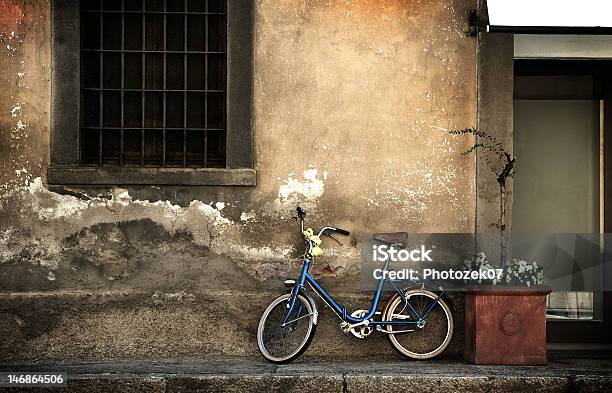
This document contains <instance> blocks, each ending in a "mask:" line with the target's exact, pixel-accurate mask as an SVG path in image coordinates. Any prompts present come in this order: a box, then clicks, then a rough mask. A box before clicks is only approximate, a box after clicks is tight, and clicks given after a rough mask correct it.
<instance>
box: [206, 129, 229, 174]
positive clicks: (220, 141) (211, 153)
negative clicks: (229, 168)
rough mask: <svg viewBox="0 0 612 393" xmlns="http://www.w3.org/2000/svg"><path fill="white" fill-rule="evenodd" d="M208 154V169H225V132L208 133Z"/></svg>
mask: <svg viewBox="0 0 612 393" xmlns="http://www.w3.org/2000/svg"><path fill="white" fill-rule="evenodd" d="M206 153H207V156H206V161H207V166H208V167H210V168H223V167H225V131H207V137H206Z"/></svg>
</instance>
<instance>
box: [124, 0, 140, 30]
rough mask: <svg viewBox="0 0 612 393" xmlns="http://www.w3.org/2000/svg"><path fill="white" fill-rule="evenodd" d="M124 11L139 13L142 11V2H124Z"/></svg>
mask: <svg viewBox="0 0 612 393" xmlns="http://www.w3.org/2000/svg"><path fill="white" fill-rule="evenodd" d="M125 10H126V11H141V10H142V0H125ZM126 22H127V19H126ZM126 26H127V25H126Z"/></svg>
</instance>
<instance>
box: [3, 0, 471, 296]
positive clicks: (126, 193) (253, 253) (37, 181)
mask: <svg viewBox="0 0 612 393" xmlns="http://www.w3.org/2000/svg"><path fill="white" fill-rule="evenodd" d="M470 6H471V4H470V2H464V1H459V0H454V1H451V0H448V1H443V2H434V1H425V0H423V1H418V0H412V1H399V0H379V1H366V0H361V1H314V0H310V1H298V0H293V1H283V2H277V1H272V0H260V1H257V2H256V7H255V9H256V12H255V37H256V38H255V39H256V42H255V52H256V53H255V56H254V59H255V80H254V85H255V89H254V90H255V96H254V105H255V111H254V127H255V147H256V169H257V171H258V186H257V187H255V188H240V187H226V188H222V187H191V188H180V187H164V188H159V187H138V188H130V189H129V190H123V189H116V188H110V189H104V188H99V187H98V188H87V189H69V190H68V189H65V188H59V189H52V190H47V189H46V186H45V172H46V168H47V165H48V157H49V154H48V149H49V124H50V122H49V106H50V105H49V102H50V89H51V86H50V82H49V75H50V64H49V62H50V50H51V42H50V26H49V23H50V21H49V19H50V17H49V12H50V5H49V3H48V2H45V1H25V0H2V1H0V7H1V10H2V12H1V14H2V19H1V22H0V27H1V31H0V41H1V43H2V47H1V48H0V62H1V65H2V67H3V70H4V72H3V73H2V79H3V81H2V84H3V85H4V86H5V87H6V88H5V89H3V91H2V93H0V94H1V96H2V101H1V104H0V113H1V114H2V115H1V116H0V138H1V139H2V143H1V144H0V146H1V152H2V155H1V157H0V166H1V169H2V171H1V172H0V190H1V191H2V193H1V202H0V203H2V205H1V207H2V216H1V219H2V243H1V244H0V250H1V254H0V255H1V256H2V264H3V265H5V266H6V265H7V264H10V265H12V266H14V267H15V266H17V265H19V264H30V265H32V266H35V268H34V270H36V269H41V272H40V273H41V274H42V275H43V276H45V277H47V280H48V281H57V280H58V274H57V272H54V270H57V269H58V268H59V266H60V265H61V263H60V262H61V260H62V259H65V258H64V257H63V255H65V254H67V253H70V252H71V251H74V249H75V247H77V246H76V245H78V247H81V249H82V252H83V253H86V251H85V250H86V249H87V248H88V247H87V244H88V243H87V242H88V241H89V242H92V241H93V240H91V236H92V235H91V233H92V228H93V227H94V226H96V225H101V224H112V225H115V226H117V225H119V223H122V222H142V221H143V220H148V221H144V222H149V221H150V222H152V223H154V224H155V225H158V226H161V227H162V228H164V230H165V231H167V232H168V233H169V234H170V235H171V236H174V234H176V233H177V232H178V231H182V232H185V233H187V234H189V239H190V240H189V242H190V243H193V244H195V245H197V246H199V247H204V248H205V249H206V250H207V251H208V252H211V253H214V254H215V255H222V256H225V257H228V258H229V259H232V260H235V261H238V263H239V264H242V266H243V267H242V268H241V269H242V270H244V271H246V272H248V273H249V274H251V275H253V276H255V277H259V278H260V279H261V280H265V279H266V278H270V277H271V276H272V275H274V274H277V273H279V270H287V269H279V268H275V267H274V265H278V264H279V263H281V262H282V261H286V260H288V259H290V258H295V257H297V256H299V253H298V252H297V247H298V246H299V241H298V239H297V234H296V231H295V223H294V222H292V221H291V220H289V219H288V218H289V217H290V216H291V215H292V214H293V209H294V207H295V206H296V205H297V204H301V205H302V206H304V207H305V208H306V209H307V211H308V212H309V217H308V218H309V223H310V224H311V225H313V226H319V225H323V224H325V223H333V224H335V225H338V226H342V227H346V228H348V229H351V230H353V232H355V233H357V234H359V233H367V232H373V231H393V230H412V231H423V232H425V231H449V232H462V231H472V230H473V222H474V193H475V191H474V184H473V183H474V181H473V179H474V165H473V162H472V161H471V160H470V159H469V158H465V157H462V156H460V155H459V154H458V152H460V151H461V150H462V149H463V148H465V147H466V146H467V145H468V144H469V143H470V141H467V140H460V139H454V138H451V137H449V136H447V135H446V134H445V133H444V130H446V129H452V128H462V127H467V126H473V125H474V122H475V115H476V109H475V108H476V96H475V94H476V88H475V85H476V80H475V63H476V61H475V56H476V50H475V41H474V40H473V39H471V38H469V37H466V36H465V30H466V23H465V21H466V17H465V16H466V15H467V12H468V10H469V8H470ZM116 230H118V229H116ZM75 236H76V237H79V236H83V237H84V238H83V239H80V240H78V241H76V243H75V242H71V241H69V239H72V238H74V237H75ZM88 239H89V240H88ZM354 239H356V237H354ZM124 240H125V239H122V238H120V237H119V238H118V240H117V243H119V244H123V241H124ZM142 240H143V241H144V240H146V236H145V237H143V239H142ZM150 240H151V242H153V243H155V242H154V240H155V238H154V237H153V236H152V237H151V239H150ZM109 242H111V238H108V239H106V243H105V244H98V243H95V242H94V243H95V244H98V246H100V249H99V253H98V255H97V256H96V257H95V258H94V259H95V260H97V261H98V262H96V263H98V264H101V265H104V263H105V262H104V261H105V260H107V261H108V262H107V263H118V264H120V265H121V264H128V265H129V263H128V261H127V260H125V258H124V259H121V258H120V257H119V256H118V255H117V254H116V253H111V252H108V250H107V249H106V248H107V247H110V246H109V244H110V243H109ZM92 244H93V243H92ZM170 244H172V242H170ZM87 252H88V253H92V252H97V251H92V250H90V251H87ZM160 252H161V250H160ZM337 253H338V252H336V254H337ZM356 253H358V250H356V248H355V247H354V241H353V246H348V247H345V248H344V250H341V251H340V254H341V255H343V254H346V255H348V256H352V257H354V256H355V255H354V254H356ZM349 259H352V260H353V262H345V263H344V264H345V265H346V264H349V265H350V264H351V263H354V259H356V258H349ZM245 261H251V262H250V263H249V262H245ZM331 263H332V264H334V263H335V264H336V265H337V266H336V267H346V266H341V263H340V265H339V263H338V262H331ZM119 270H121V269H119ZM128 270H129V269H128ZM350 270H351V269H350V266H349V269H348V270H347V271H350ZM104 272H105V270H104V269H102V270H101V274H105V273H104ZM129 274H130V273H129V272H126V271H122V272H121V274H120V275H119V276H114V275H106V276H105V277H104V278H106V279H107V280H110V281H117V280H121V279H122V277H123V278H125V277H127V276H129ZM120 276H121V277H120ZM41 282H42V281H41ZM23 289H24V290H27V289H28V288H27V286H24V287H23ZM33 289H34V288H33Z"/></svg>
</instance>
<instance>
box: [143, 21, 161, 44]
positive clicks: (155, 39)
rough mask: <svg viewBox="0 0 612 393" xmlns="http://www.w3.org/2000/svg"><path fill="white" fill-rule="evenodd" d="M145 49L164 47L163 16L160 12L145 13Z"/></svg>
mask: <svg viewBox="0 0 612 393" xmlns="http://www.w3.org/2000/svg"><path fill="white" fill-rule="evenodd" d="M145 49H146V50H163V49H164V17H163V15H161V14H146V15H145Z"/></svg>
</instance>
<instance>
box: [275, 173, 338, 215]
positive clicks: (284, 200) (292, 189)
mask: <svg viewBox="0 0 612 393" xmlns="http://www.w3.org/2000/svg"><path fill="white" fill-rule="evenodd" d="M326 180H327V172H323V174H322V175H321V176H319V170H318V169H316V168H315V167H313V166H311V167H310V168H308V169H306V170H305V171H304V173H303V175H302V178H301V179H300V178H296V177H294V173H293V172H291V173H289V175H288V177H287V180H285V181H284V182H283V184H282V185H281V186H280V187H279V189H278V197H277V198H276V199H274V201H272V202H269V203H267V204H266V206H265V207H264V211H265V212H266V213H267V214H275V215H278V216H279V217H281V218H285V217H291V216H293V215H295V208H296V207H297V206H298V205H302V207H304V208H306V209H308V210H310V211H312V212H314V211H315V210H316V208H317V203H318V201H319V199H320V198H321V197H322V196H323V192H324V190H325V181H326Z"/></svg>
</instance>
